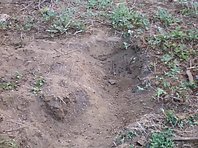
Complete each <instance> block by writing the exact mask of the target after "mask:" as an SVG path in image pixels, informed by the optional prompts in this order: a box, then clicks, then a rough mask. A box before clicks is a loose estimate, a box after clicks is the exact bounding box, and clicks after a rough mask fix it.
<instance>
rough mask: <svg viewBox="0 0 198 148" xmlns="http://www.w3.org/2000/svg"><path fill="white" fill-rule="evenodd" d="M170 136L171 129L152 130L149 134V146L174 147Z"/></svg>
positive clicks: (158, 147)
mask: <svg viewBox="0 0 198 148" xmlns="http://www.w3.org/2000/svg"><path fill="white" fill-rule="evenodd" d="M171 137H172V131H171V130H166V131H162V132H154V133H153V134H152V135H151V140H150V148H174V142H173V140H172V139H171Z"/></svg>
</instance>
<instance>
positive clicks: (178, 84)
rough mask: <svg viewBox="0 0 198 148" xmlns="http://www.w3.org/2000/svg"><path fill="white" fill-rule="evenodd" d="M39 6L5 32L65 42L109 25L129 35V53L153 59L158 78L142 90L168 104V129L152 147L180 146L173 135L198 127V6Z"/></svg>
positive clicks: (102, 2) (5, 22) (6, 86)
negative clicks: (134, 51) (64, 38)
mask: <svg viewBox="0 0 198 148" xmlns="http://www.w3.org/2000/svg"><path fill="white" fill-rule="evenodd" d="M34 4H35V5H34ZM38 4H39V3H38V2H37V1H35V3H32V4H31V5H26V4H24V5H25V6H28V7H23V8H22V9H21V11H23V12H24V13H26V14H28V13H27V12H29V11H31V12H34V13H36V15H34V16H33V15H31V14H28V15H26V17H23V18H15V17H13V16H12V17H10V16H6V15H5V16H4V19H1V22H0V28H1V30H2V31H4V32H5V31H8V32H9V31H17V32H23V33H29V32H33V34H34V33H37V32H40V33H41V34H42V33H43V34H46V35H47V36H49V37H51V38H53V37H56V36H59V37H60V38H61V36H65V35H69V34H70V35H71V34H75V35H77V34H78V33H81V32H88V31H89V29H88V28H89V27H90V26H94V25H95V26H97V25H101V24H102V25H104V24H105V25H106V24H108V25H109V26H110V27H111V28H113V29H114V30H116V33H117V34H119V35H122V36H123V39H124V42H123V47H124V48H126V49H127V48H129V47H130V46H138V47H139V48H141V49H142V50H145V51H146V52H147V53H149V54H150V55H151V59H152V60H151V61H150V65H149V68H150V69H151V70H152V71H153V75H152V76H150V77H147V78H140V79H141V80H142V85H141V86H138V87H137V89H138V90H139V91H145V90H147V89H154V90H155V91H156V94H155V95H154V96H153V98H151V99H155V100H156V101H158V102H159V104H163V108H162V111H161V115H163V117H164V118H163V121H162V122H160V124H162V125H163V126H161V127H160V128H159V129H158V131H153V133H152V134H151V132H150V134H148V136H147V137H146V140H147V141H148V140H149V139H150V142H146V143H147V144H148V143H150V144H149V145H150V147H153V148H157V147H163V146H165V147H174V146H173V145H174V144H173V141H172V139H171V136H172V134H170V133H174V130H179V131H184V130H185V129H187V128H188V127H190V126H197V122H198V121H197V120H198V119H197V109H198V108H197V95H198V94H197V92H198V87H197V85H198V75H197V73H198V67H197V66H198V59H197V56H198V52H197V48H198V47H197V43H198V28H197V17H198V6H197V5H198V4H197V2H194V1H189V2H187V1H174V2H171V3H167V2H165V1H164V2H161V3H160V2H159V3H158V2H156V3H155V4H152V5H150V4H149V2H144V1H142V3H141V2H140V3H130V2H129V3H127V4H126V3H123V2H121V3H116V4H115V3H114V2H113V1H111V0H89V1H88V2H84V1H83V4H82V5H80V3H79V2H77V1H76V2H75V3H73V4H71V5H69V6H68V8H67V9H65V8H64V9H61V10H60V9H57V8H58V6H60V5H61V2H60V3H59V2H58V1H53V4H52V3H45V4H42V5H41V4H39V5H38ZM37 6H39V8H36V10H32V7H37ZM167 6H168V7H167ZM156 7H157V9H156ZM24 8H25V9H24ZM27 8H28V9H27ZM145 8H146V9H145ZM78 10H81V11H82V12H83V13H81V11H78ZM148 10H149V12H148ZM44 26H45V27H44ZM15 87H17V85H15V84H14V82H13V83H12V82H4V81H2V82H1V83H0V89H3V90H12V89H15ZM35 90H36V91H37V88H36V89H35ZM38 90H40V85H39V88H38ZM170 128H171V129H172V130H168V134H167V131H166V129H170ZM164 129H165V131H164ZM170 131H171V132H170ZM136 132H137V131H136ZM132 133H133V132H132ZM132 135H133V134H131V133H129V134H127V135H126V136H122V137H124V139H127V137H131V136H132ZM132 137H133V136H132ZM121 139H123V138H121ZM129 139H133V138H129ZM125 142H129V143H130V140H122V142H121V144H123V143H125ZM133 144H134V143H132V141H131V143H130V146H131V147H133Z"/></svg>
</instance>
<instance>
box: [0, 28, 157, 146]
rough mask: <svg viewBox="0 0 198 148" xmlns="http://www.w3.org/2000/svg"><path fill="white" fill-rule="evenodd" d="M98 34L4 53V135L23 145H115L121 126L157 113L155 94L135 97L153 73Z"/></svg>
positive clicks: (138, 56) (136, 53) (0, 102)
mask: <svg viewBox="0 0 198 148" xmlns="http://www.w3.org/2000/svg"><path fill="white" fill-rule="evenodd" d="M94 32H95V33H94V34H92V35H85V36H83V37H79V38H76V37H73V38H70V39H66V40H55V41H49V40H32V41H31V42H26V43H25V45H24V47H21V46H20V47H19V46H16V45H17V44H12V46H6V45H4V46H1V47H0V69H1V71H0V78H1V80H2V82H4V84H6V85H5V87H2V88H1V90H0V92H1V94H0V106H1V108H0V114H1V119H2V120H1V125H0V126H1V128H0V129H1V131H0V133H1V135H2V136H3V135H8V136H9V137H12V139H15V140H16V142H17V143H18V144H19V146H20V147H31V148H33V147H35V148H36V147H42V148H45V147H48V148H52V147H56V148H59V147H60V148H61V147H75V148H82V147H86V148H88V147H98V148H99V147H101V148H104V147H111V146H112V140H113V137H114V135H116V134H117V131H119V129H120V128H122V127H123V126H125V125H127V123H129V122H131V121H134V120H135V119H136V117H138V116H139V115H142V114H145V113H146V112H150V111H152V110H153V109H152V108H153V106H154V103H153V102H151V101H150V99H149V96H150V95H152V93H151V92H145V93H132V88H135V87H136V86H137V85H139V84H140V81H139V80H138V78H141V77H142V76H143V75H145V73H148V70H145V69H144V68H145V65H146V63H145V61H146V60H145V56H144V54H142V53H141V52H140V50H139V49H138V48H132V47H131V48H129V49H127V50H126V49H122V48H121V44H120V43H121V39H120V38H118V37H115V36H110V35H108V34H107V32H108V30H104V31H100V30H97V31H96V30H95V31H94ZM41 80H42V81H41ZM10 84H13V86H14V87H13V86H12V85H10ZM7 86H8V87H7ZM6 88H7V89H6ZM146 96H148V97H146Z"/></svg>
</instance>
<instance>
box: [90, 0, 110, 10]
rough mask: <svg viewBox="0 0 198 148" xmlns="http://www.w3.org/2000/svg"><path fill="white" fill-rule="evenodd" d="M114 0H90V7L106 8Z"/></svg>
mask: <svg viewBox="0 0 198 148" xmlns="http://www.w3.org/2000/svg"><path fill="white" fill-rule="evenodd" d="M112 2H113V1H112V0H88V8H91V9H94V8H96V9H105V8H107V7H109V6H111V5H112Z"/></svg>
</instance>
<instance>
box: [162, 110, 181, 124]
mask: <svg viewBox="0 0 198 148" xmlns="http://www.w3.org/2000/svg"><path fill="white" fill-rule="evenodd" d="M165 115H166V124H169V125H171V126H173V127H176V126H179V127H182V124H183V123H182V121H181V120H180V119H179V118H178V117H177V116H176V115H175V113H174V111H172V110H168V111H165Z"/></svg>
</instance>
